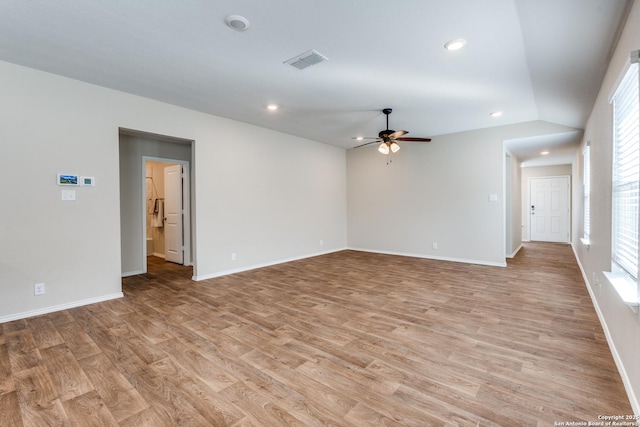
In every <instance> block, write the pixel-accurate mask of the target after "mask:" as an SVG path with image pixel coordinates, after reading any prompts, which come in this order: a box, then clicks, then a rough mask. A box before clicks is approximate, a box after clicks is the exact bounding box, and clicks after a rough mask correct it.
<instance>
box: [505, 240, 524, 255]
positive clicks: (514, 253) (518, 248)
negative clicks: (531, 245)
mask: <svg viewBox="0 0 640 427" xmlns="http://www.w3.org/2000/svg"><path fill="white" fill-rule="evenodd" d="M520 249H522V243H520V246H518V247H517V248H516V250H515V251H513V252H512V253H511V255H507V258H509V259H511V258H514V257H515V256H516V255H518V252H520Z"/></svg>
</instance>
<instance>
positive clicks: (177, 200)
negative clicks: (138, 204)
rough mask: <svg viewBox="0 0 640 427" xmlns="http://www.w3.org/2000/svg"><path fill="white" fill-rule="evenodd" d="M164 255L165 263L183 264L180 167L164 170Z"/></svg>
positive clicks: (174, 166) (169, 167)
mask: <svg viewBox="0 0 640 427" xmlns="http://www.w3.org/2000/svg"><path fill="white" fill-rule="evenodd" d="M164 216H165V218H166V221H165V223H164V255H165V259H166V260H167V261H171V262H175V263H177V264H183V263H184V256H183V250H182V165H173V166H168V167H166V168H164Z"/></svg>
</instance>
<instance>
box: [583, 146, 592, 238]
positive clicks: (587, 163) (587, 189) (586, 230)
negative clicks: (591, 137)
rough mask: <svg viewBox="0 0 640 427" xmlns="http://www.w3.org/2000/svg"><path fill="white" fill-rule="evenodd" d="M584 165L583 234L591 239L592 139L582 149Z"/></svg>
mask: <svg viewBox="0 0 640 427" xmlns="http://www.w3.org/2000/svg"><path fill="white" fill-rule="evenodd" d="M582 158H583V166H582V192H583V199H584V203H583V205H582V209H583V218H582V219H583V221H582V222H583V224H582V228H583V235H584V238H585V240H587V241H589V234H590V233H591V141H587V143H586V145H585V146H584V150H582Z"/></svg>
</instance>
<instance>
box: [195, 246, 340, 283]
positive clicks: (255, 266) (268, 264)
mask: <svg viewBox="0 0 640 427" xmlns="http://www.w3.org/2000/svg"><path fill="white" fill-rule="evenodd" d="M348 249H349V248H339V249H333V250H330V251H324V252H316V253H312V254H307V255H301V256H297V257H293V258H286V259H281V260H277V261H270V262H265V263H260V264H253V265H249V266H246V267H240V268H233V269H231V270H223V271H219V272H217V273H211V274H203V275H196V276H193V277H192V278H191V280H195V281H200V280H207V279H214V278H216V277H222V276H228V275H229V274H235V273H242V272H244V271H249V270H255V269H258V268H263V267H271V266H272V265H278V264H284V263H286V262H291V261H299V260H301V259H305V258H312V257H316V256H320V255H327V254H331V253H334V252H341V251H345V250H348Z"/></svg>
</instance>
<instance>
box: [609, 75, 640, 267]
mask: <svg viewBox="0 0 640 427" xmlns="http://www.w3.org/2000/svg"><path fill="white" fill-rule="evenodd" d="M638 80H639V76H638V63H637V62H635V63H632V64H631V66H630V67H629V69H628V70H627V72H626V73H625V76H624V78H623V79H622V81H621V82H620V85H619V86H618V88H617V89H616V91H615V94H614V95H613V176H612V251H611V252H612V259H613V261H614V262H615V263H616V264H617V265H618V266H619V267H621V268H622V269H623V270H625V271H626V272H627V273H629V274H630V275H631V276H633V277H634V278H636V279H637V277H638V220H639V217H638V202H639V199H638V196H639V191H638V189H639V179H640V137H639V135H640V133H639V130H640V129H639V122H640V109H639V108H638V95H639V92H640V90H639V85H638Z"/></svg>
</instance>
